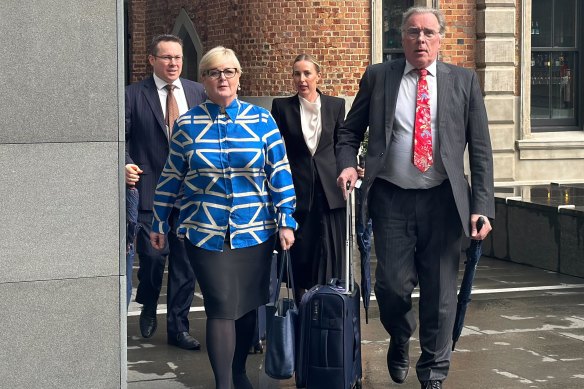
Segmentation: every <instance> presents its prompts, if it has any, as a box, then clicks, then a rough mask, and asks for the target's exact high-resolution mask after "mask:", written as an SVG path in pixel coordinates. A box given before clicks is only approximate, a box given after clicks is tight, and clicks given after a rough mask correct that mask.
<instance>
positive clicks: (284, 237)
mask: <svg viewBox="0 0 584 389" xmlns="http://www.w3.org/2000/svg"><path fill="white" fill-rule="evenodd" d="M279 234H280V246H281V247H282V249H283V250H289V249H290V247H292V245H293V244H294V230H293V229H292V228H290V227H282V228H280V232H279Z"/></svg>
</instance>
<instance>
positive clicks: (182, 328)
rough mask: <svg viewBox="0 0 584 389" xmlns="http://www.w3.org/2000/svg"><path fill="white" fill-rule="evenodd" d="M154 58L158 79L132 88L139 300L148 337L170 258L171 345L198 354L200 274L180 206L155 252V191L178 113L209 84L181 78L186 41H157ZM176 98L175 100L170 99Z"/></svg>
mask: <svg viewBox="0 0 584 389" xmlns="http://www.w3.org/2000/svg"><path fill="white" fill-rule="evenodd" d="M148 60H149V62H150V65H151V66H152V69H153V73H154V74H153V75H152V76H151V77H148V78H146V79H145V80H143V81H141V82H138V83H135V84H132V85H130V86H129V87H127V88H126V170H125V176H126V184H127V185H129V186H135V187H136V188H137V189H138V192H139V194H140V200H139V204H138V223H139V230H138V233H137V237H136V251H137V253H138V256H139V258H140V269H139V270H138V281H139V284H138V290H137V292H136V302H138V303H141V304H142V313H141V314H140V332H141V333H142V336H143V337H145V338H149V337H151V336H152V335H154V332H155V331H156V328H157V321H156V307H157V305H158V297H159V296H160V290H161V287H162V278H163V275H164V267H165V263H166V257H167V256H168V292H167V316H166V317H167V326H166V327H167V335H168V343H169V344H172V345H175V346H177V347H180V348H183V349H188V350H198V349H200V347H201V346H200V344H199V342H198V341H197V340H196V339H195V338H193V337H192V336H191V335H190V334H189V321H188V317H187V316H188V314H189V310H190V307H191V302H192V301H193V294H194V290H195V274H194V272H193V269H192V267H191V264H190V262H189V260H188V258H187V255H186V251H185V248H184V246H183V242H182V241H181V240H180V239H179V238H178V237H177V235H176V227H178V226H176V225H175V224H174V223H175V222H177V221H178V214H179V208H178V203H177V204H175V208H174V209H173V211H172V214H171V216H170V222H171V225H172V227H173V228H172V229H171V231H170V233H169V237H168V239H167V242H168V244H167V247H165V248H164V250H162V251H158V250H155V249H154V248H153V247H152V245H151V244H150V236H149V234H150V230H151V229H152V216H153V211H152V207H153V201H154V191H155V189H156V185H157V184H158V178H159V177H160V173H161V172H162V169H163V168H164V164H165V163H166V158H167V157H168V153H169V143H168V140H169V137H170V135H171V134H170V131H171V130H172V126H173V124H174V120H175V119H176V117H174V116H175V115H179V114H181V115H182V114H184V113H185V112H186V111H187V110H188V109H190V108H192V107H194V106H197V105H199V104H200V103H202V102H203V101H204V100H205V99H206V95H205V93H204V89H203V86H202V85H201V84H199V83H198V82H194V81H189V80H186V79H184V78H180V73H181V70H182V61H183V49H182V40H181V39H180V38H179V37H177V36H174V35H159V36H156V37H154V39H153V40H152V44H151V47H150V55H149V56H148ZM169 97H170V99H169Z"/></svg>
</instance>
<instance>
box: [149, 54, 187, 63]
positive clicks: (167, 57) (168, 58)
mask: <svg viewBox="0 0 584 389" xmlns="http://www.w3.org/2000/svg"><path fill="white" fill-rule="evenodd" d="M154 57H156V58H158V59H160V60H161V61H163V62H168V63H170V62H172V60H173V59H174V60H175V61H176V62H182V60H183V56H182V55H175V56H171V55H163V56H160V55H155V56H154Z"/></svg>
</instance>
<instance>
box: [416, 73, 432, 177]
mask: <svg viewBox="0 0 584 389" xmlns="http://www.w3.org/2000/svg"><path fill="white" fill-rule="evenodd" d="M418 72H419V74H420V77H419V78H418V93H417V95H416V121H415V123H414V165H415V166H416V167H417V168H418V169H419V170H420V171H421V172H425V171H426V170H428V169H429V168H430V166H432V162H433V161H432V128H431V121H432V116H431V115H430V93H429V92H428V81H427V80H426V76H427V75H428V71H427V70H426V69H419V70H418Z"/></svg>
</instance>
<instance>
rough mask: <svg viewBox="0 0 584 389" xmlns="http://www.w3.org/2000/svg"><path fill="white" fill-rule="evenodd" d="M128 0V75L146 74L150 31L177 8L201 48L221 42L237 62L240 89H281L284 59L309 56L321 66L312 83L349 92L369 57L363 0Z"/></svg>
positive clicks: (287, 63)
mask: <svg viewBox="0 0 584 389" xmlns="http://www.w3.org/2000/svg"><path fill="white" fill-rule="evenodd" d="M207 4H209V3H208V2H205V1H186V0H155V1H148V2H146V1H145V0H132V1H131V7H130V25H129V27H130V28H129V30H130V31H129V32H130V34H131V36H132V42H131V67H130V69H131V72H132V75H131V78H130V79H131V81H132V82H134V81H138V80H141V79H143V78H144V77H146V76H148V75H149V74H150V72H151V69H150V68H149V66H148V65H147V59H146V57H147V54H148V53H147V47H148V43H149V41H150V39H151V38H152V36H154V35H156V34H160V33H167V32H170V31H172V29H173V27H174V22H175V20H176V17H177V16H178V14H179V12H180V9H181V8H184V9H185V11H186V12H187V14H188V15H189V17H190V18H191V20H192V21H193V24H194V26H195V29H196V31H197V33H198V34H199V38H200V39H201V42H202V43H203V47H204V49H205V50H208V49H210V48H212V47H214V46H217V45H224V46H226V47H229V48H231V49H233V50H235V52H236V53H237V55H238V58H239V60H240V62H241V65H242V68H243V72H244V74H243V76H242V78H241V86H242V91H241V94H242V95H246V96H273V95H287V94H289V93H291V92H292V91H293V88H292V82H291V67H292V61H293V59H294V57H296V55H298V54H300V53H309V54H312V55H314V56H315V57H316V58H317V59H318V60H319V61H320V62H321V65H322V66H323V82H322V83H321V86H320V88H321V89H322V90H323V91H324V92H325V93H327V94H331V95H337V96H352V95H354V94H355V93H356V92H357V87H358V85H357V83H358V80H359V78H360V76H361V74H362V73H363V71H364V69H365V67H366V66H367V65H368V64H369V60H370V57H371V54H370V53H371V42H370V40H371V39H370V36H371V27H370V19H371V16H370V7H369V0H353V1H339V0H323V1H306V0H303V1H286V0H271V1H266V0H217V1H214V2H213V5H212V6H208V5H207Z"/></svg>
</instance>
